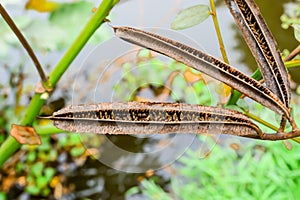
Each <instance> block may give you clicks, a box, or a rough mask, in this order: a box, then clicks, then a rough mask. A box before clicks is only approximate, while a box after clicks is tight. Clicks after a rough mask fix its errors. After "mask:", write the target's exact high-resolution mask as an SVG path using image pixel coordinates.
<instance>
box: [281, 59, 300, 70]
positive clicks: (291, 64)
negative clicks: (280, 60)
mask: <svg viewBox="0 0 300 200" xmlns="http://www.w3.org/2000/svg"><path fill="white" fill-rule="evenodd" d="M284 64H285V67H286V68H292V67H299V66H300V60H291V61H287V62H285V63H284Z"/></svg>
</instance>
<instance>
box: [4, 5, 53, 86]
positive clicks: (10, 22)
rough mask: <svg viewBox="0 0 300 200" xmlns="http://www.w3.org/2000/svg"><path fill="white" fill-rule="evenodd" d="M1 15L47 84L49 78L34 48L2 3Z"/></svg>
mask: <svg viewBox="0 0 300 200" xmlns="http://www.w3.org/2000/svg"><path fill="white" fill-rule="evenodd" d="M0 13H1V15H2V17H3V18H4V20H5V21H6V23H7V24H8V25H9V27H10V28H11V30H12V31H13V32H14V33H15V35H16V36H17V38H18V39H19V41H20V42H21V44H22V45H23V47H24V48H25V50H26V51H27V53H28V55H29V56H30V58H31V59H32V61H33V63H34V65H35V67H36V69H37V71H38V73H39V75H40V77H41V79H42V81H43V82H46V81H47V77H46V75H45V73H44V71H43V68H42V66H41V64H40V62H39V61H38V59H37V57H36V56H35V54H34V52H33V50H32V48H31V47H30V45H29V43H28V42H27V40H26V39H25V37H24V36H23V34H22V33H21V32H20V30H19V29H18V27H17V26H16V24H15V23H14V21H13V20H12V19H11V17H10V16H9V14H8V13H7V12H6V10H5V8H4V7H3V6H2V4H1V3H0Z"/></svg>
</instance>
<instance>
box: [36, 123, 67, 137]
mask: <svg viewBox="0 0 300 200" xmlns="http://www.w3.org/2000/svg"><path fill="white" fill-rule="evenodd" d="M33 127H34V130H35V131H36V132H37V134H39V135H53V134H58V133H67V131H64V130H61V129H58V128H56V127H55V126H54V125H53V124H52V123H49V124H47V125H34V126H33Z"/></svg>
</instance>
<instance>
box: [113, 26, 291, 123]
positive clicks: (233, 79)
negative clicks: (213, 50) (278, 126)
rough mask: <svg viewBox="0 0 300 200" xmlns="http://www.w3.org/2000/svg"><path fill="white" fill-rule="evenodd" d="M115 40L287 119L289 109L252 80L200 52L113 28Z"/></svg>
mask: <svg viewBox="0 0 300 200" xmlns="http://www.w3.org/2000/svg"><path fill="white" fill-rule="evenodd" d="M114 30H115V33H116V35H117V36H118V37H120V38H121V39H123V40H126V41H128V42H130V43H133V44H137V45H139V46H142V47H145V48H148V49H150V50H153V51H156V52H158V53H161V54H164V55H166V56H168V57H171V58H173V59H175V60H177V61H179V62H182V63H184V64H186V65H187V66H190V67H192V68H194V69H196V70H198V71H201V72H203V73H205V74H207V75H209V76H211V77H213V78H215V79H217V80H219V81H222V82H223V83H225V84H227V85H229V86H231V87H232V88H234V89H236V90H238V91H240V92H241V93H243V94H245V95H246V96H248V97H250V98H252V99H254V100H255V101H257V102H259V103H261V104H262V105H264V106H266V107H268V108H270V109H272V110H274V111H275V112H277V113H279V114H283V115H286V116H287V118H288V119H289V120H290V121H292V120H291V117H290V112H289V109H288V108H287V107H286V105H285V104H284V103H283V102H282V101H281V100H280V99H279V98H278V97H277V96H276V95H274V94H273V93H272V92H271V91H270V90H269V89H267V88H266V87H264V86H263V85H262V84H260V83H259V82H258V81H256V80H255V79H253V78H251V77H249V76H247V75H245V74H244V73H242V72H241V71H239V70H237V69H235V68H233V67H232V66H230V65H228V64H226V63H224V62H222V61H221V60H219V59H217V58H214V57H212V56H210V55H207V54H205V53H204V52H202V51H200V50H197V49H194V48H192V47H189V46H186V45H184V44H182V43H179V42H176V41H173V40H170V39H167V38H164V37H162V36H159V35H156V34H153V33H149V32H146V31H142V30H139V29H134V28H131V27H114Z"/></svg>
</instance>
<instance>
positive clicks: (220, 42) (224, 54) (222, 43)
mask: <svg viewBox="0 0 300 200" xmlns="http://www.w3.org/2000/svg"><path fill="white" fill-rule="evenodd" d="M210 7H211V15H212V19H213V22H214V26H215V30H216V33H217V37H218V41H219V46H220V51H221V54H222V57H223V60H224V62H226V63H227V64H229V60H228V57H227V54H226V51H225V46H224V42H223V39H222V34H221V30H220V26H219V22H218V18H217V12H216V6H215V2H214V0H210Z"/></svg>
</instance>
